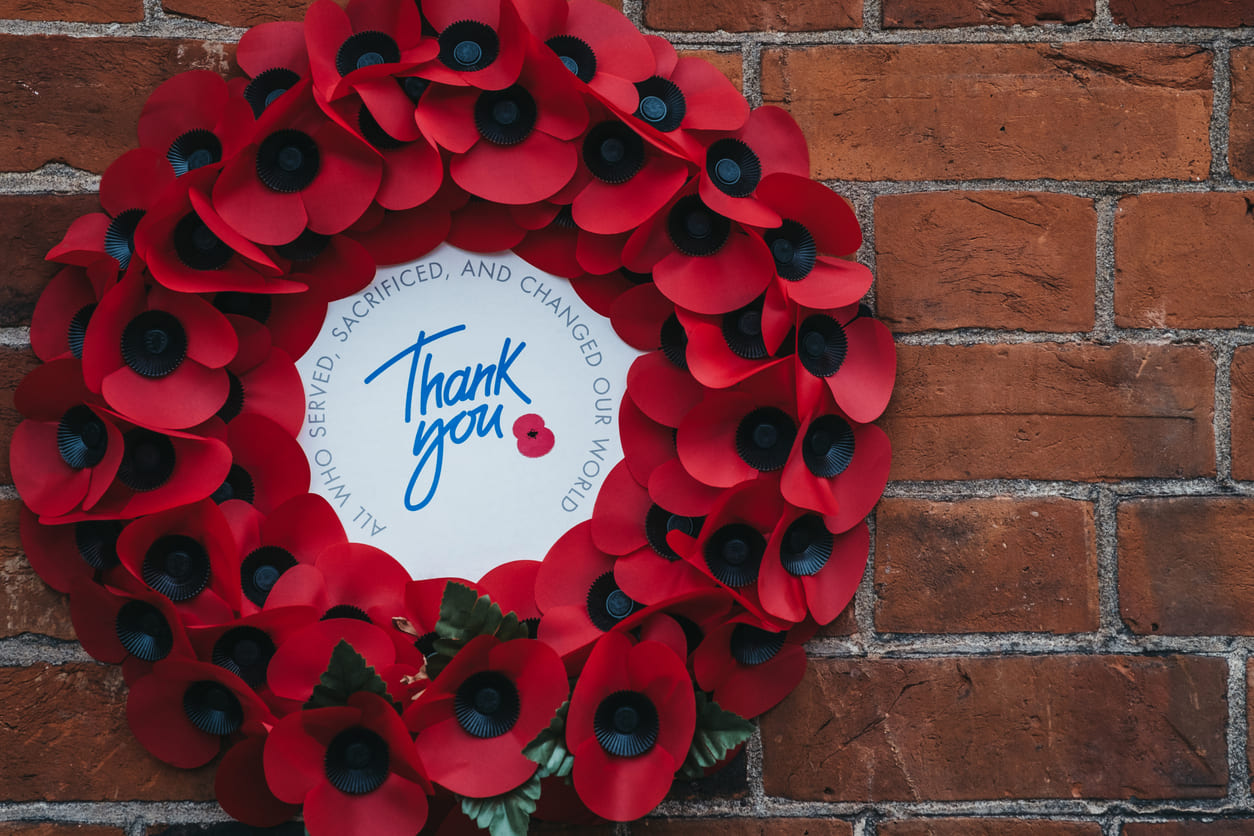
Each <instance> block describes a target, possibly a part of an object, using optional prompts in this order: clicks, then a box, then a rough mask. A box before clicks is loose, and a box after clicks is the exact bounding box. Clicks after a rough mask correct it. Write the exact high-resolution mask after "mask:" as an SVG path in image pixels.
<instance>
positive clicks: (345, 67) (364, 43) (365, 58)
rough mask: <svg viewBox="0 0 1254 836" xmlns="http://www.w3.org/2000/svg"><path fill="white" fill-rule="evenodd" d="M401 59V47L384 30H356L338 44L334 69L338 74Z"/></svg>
mask: <svg viewBox="0 0 1254 836" xmlns="http://www.w3.org/2000/svg"><path fill="white" fill-rule="evenodd" d="M400 60H401V49H400V47H399V46H397V45H396V41H394V40H392V36H391V35H388V34H387V33H386V32H377V31H368V32H358V33H357V34H355V35H351V36H349V37H348V38H347V39H345V41H344V43H342V44H340V48H339V50H338V51H337V52H336V54H335V69H336V71H337V72H338V73H339V74H340V76H341V77H342V76H346V75H348V74H349V73H351V72H352V71H353V70H360V69H362V68H363V67H373V66H375V65H377V64H395V63H396V62H397V61H400Z"/></svg>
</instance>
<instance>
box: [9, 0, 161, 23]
mask: <svg viewBox="0 0 1254 836" xmlns="http://www.w3.org/2000/svg"><path fill="white" fill-rule="evenodd" d="M0 18H5V19H9V20H69V21H74V22H75V23H136V22H138V21H141V20H143V19H144V3H143V0H90V2H89V0H0Z"/></svg>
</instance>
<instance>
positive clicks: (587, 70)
mask: <svg viewBox="0 0 1254 836" xmlns="http://www.w3.org/2000/svg"><path fill="white" fill-rule="evenodd" d="M544 43H545V45H546V46H548V48H549V49H551V50H553V52H554V53H556V54H557V57H558V58H560V59H561V60H562V64H564V65H565V67H566V69H568V70H570V71H571V72H572V73H574V74H575V78H577V79H579V80H580V81H583V82H588V81H592V77H593V76H595V75H596V74H597V57H596V53H594V52H593V51H592V47H590V46H589V45H588V43H587V42H586V41H583V40H581V39H579V38H576V37H575V36H574V35H557V36H555V37H552V38H549V39H548V40H547V41H545V42H544Z"/></svg>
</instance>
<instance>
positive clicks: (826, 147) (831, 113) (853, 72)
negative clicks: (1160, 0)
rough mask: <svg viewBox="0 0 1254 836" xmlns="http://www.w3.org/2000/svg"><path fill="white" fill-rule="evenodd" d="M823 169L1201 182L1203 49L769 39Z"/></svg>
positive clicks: (768, 75)
mask: <svg viewBox="0 0 1254 836" xmlns="http://www.w3.org/2000/svg"><path fill="white" fill-rule="evenodd" d="M762 95H763V98H764V100H765V101H766V102H768V103H783V104H785V105H786V106H787V107H788V108H789V109H790V110H791V112H792V114H793V116H795V117H796V119H797V121H798V122H799V123H800V124H801V126H802V128H803V129H804V130H805V132H806V135H807V136H808V137H809V141H810V152H811V168H812V171H813V173H814V174H815V175H816V176H817V177H818V178H820V179H823V180H833V179H840V180H930V179H941V180H946V179H975V178H979V179H984V178H1008V179H1031V178H1037V177H1045V178H1056V179H1061V180H1135V179H1141V178H1179V179H1198V180H1200V179H1202V178H1205V177H1206V176H1207V175H1208V173H1209V170H1210V139H1209V136H1210V134H1209V131H1210V108H1211V59H1210V53H1208V52H1207V51H1206V50H1205V49H1203V48H1201V47H1198V46H1187V45H1170V44H1135V43H1069V44H1068V43H1061V44H913V45H882V46H867V45H850V46H819V47H811V48H804V49H769V50H764V52H763V56H762Z"/></svg>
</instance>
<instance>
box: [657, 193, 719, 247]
mask: <svg viewBox="0 0 1254 836" xmlns="http://www.w3.org/2000/svg"><path fill="white" fill-rule="evenodd" d="M666 231H667V233H668V234H669V235H670V239H671V243H673V244H674V245H675V248H676V249H678V250H679V251H680V252H681V253H684V254H685V255H692V256H706V255H713V254H714V253H716V252H718V251H719V250H720V249H722V247H723V244H725V243H727V238H728V237H729V236H730V235H731V221H729V220H727V218H724V217H723V216H722V215H719V214H718V213H716V212H714V211H713V210H711V209H710V208H709V207H708V206H706V205H705V203H704V202H703V201H702V200H701V198H700V197H698V196H697V195H687V196H685V197H682V198H680V199H679V200H678V201H677V202H676V203H675V205H674V206H673V207H672V208H671V211H670V215H669V216H668V217H667V222H666Z"/></svg>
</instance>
